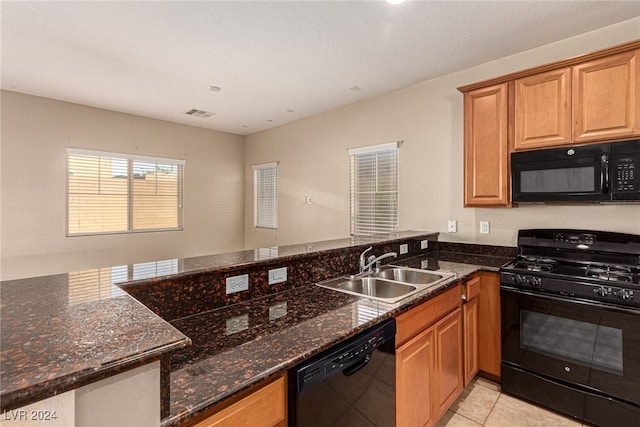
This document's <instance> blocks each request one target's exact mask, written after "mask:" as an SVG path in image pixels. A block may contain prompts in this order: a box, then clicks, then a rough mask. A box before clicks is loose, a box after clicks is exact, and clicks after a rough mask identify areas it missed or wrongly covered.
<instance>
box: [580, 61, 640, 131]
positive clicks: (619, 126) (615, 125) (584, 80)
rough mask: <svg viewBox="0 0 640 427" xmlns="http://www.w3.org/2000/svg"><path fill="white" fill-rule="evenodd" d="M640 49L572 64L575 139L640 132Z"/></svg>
mask: <svg viewBox="0 0 640 427" xmlns="http://www.w3.org/2000/svg"><path fill="white" fill-rule="evenodd" d="M639 52H640V51H637V50H636V51H630V52H625V53H621V54H618V55H612V56H609V57H606V58H601V59H596V60H593V61H589V62H585V63H584V64H579V65H576V66H574V68H573V85H572V89H573V120H574V129H573V139H574V141H575V142H583V141H593V140H603V139H614V138H620V137H627V136H633V135H638V134H640V93H639V91H640V73H639V72H638V70H637V65H636V61H637V57H638V56H639V55H640V54H639Z"/></svg>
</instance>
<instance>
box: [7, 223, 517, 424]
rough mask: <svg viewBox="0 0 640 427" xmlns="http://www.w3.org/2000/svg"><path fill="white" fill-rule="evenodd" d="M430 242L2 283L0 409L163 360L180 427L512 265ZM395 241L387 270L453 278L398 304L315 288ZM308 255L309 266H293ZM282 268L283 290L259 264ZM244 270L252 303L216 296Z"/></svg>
mask: <svg viewBox="0 0 640 427" xmlns="http://www.w3.org/2000/svg"><path fill="white" fill-rule="evenodd" d="M422 239H429V240H430V242H429V250H428V251H421V250H420V246H421V244H420V242H421V241H422ZM436 240H437V233H429V232H403V233H399V234H397V235H390V236H377V237H376V238H375V239H370V238H357V239H341V240H336V241H329V242H319V243H312V244H305V245H291V246H289V247H280V248H263V249H256V250H252V251H242V252H239V253H233V254H223V255H212V256H209V257H197V258H189V259H184V260H169V261H161V262H158V263H147V264H145V266H146V267H149V265H148V264H155V266H152V270H153V272H152V273H148V274H146V277H144V278H137V277H136V276H135V274H134V273H133V272H134V271H139V269H138V270H136V268H135V267H139V266H140V265H130V266H122V267H118V268H120V269H122V268H124V269H125V270H126V271H128V274H127V275H126V276H125V277H126V278H128V280H125V281H124V282H122V283H119V285H121V287H120V286H114V284H115V283H118V280H117V279H116V278H115V277H112V276H114V274H115V272H117V271H118V268H116V267H114V268H106V269H97V270H94V271H92V272H82V273H68V274H61V275H55V276H46V277H39V278H30V279H19V280H11V281H4V282H1V283H0V292H1V295H0V297H1V298H2V300H1V302H2V305H1V306H0V317H1V319H0V320H1V322H2V342H1V346H0V359H1V362H2V372H1V376H0V381H1V383H2V386H1V390H0V399H1V400H2V410H8V409H13V408H17V407H19V406H22V405H26V404H29V403H33V402H35V401H38V400H41V399H44V398H47V397H49V396H52V395H55V394H59V393H62V392H64V391H68V390H72V389H75V388H78V387H81V386H83V385H86V384H89V383H92V382H94V381H97V380H100V379H103V378H106V377H109V376H111V375H115V374H117V373H119V372H123V371H126V370H128V369H131V368H133V367H136V366H140V365H142V364H146V363H149V362H151V361H155V360H159V359H162V361H163V367H164V369H163V375H166V377H163V378H164V380H163V387H162V390H161V394H162V397H161V400H162V402H161V403H162V404H161V407H162V425H163V426H175V425H179V424H180V423H181V422H183V421H186V420H189V419H192V418H193V417H194V416H196V415H198V414H201V413H202V412H204V411H205V410H207V409H208V408H210V407H212V406H213V405H214V404H216V403H217V402H219V401H221V400H223V399H225V398H227V397H231V396H233V395H236V394H238V393H240V392H242V391H243V390H246V389H247V388H249V387H251V386H252V385H255V384H258V383H260V382H262V381H263V380H265V379H268V378H269V377H271V376H274V375H277V374H280V373H283V372H285V371H286V370H287V369H289V368H291V367H293V366H295V365H296V364H297V363H299V362H301V361H303V360H304V359H306V358H308V357H310V356H312V355H314V354H317V353H319V352H321V351H323V350H325V349H327V348H329V347H331V346H332V345H334V344H336V343H338V342H340V341H342V340H344V339H346V338H348V337H350V336H353V335H355V334H357V333H359V332H361V331H363V330H365V329H367V328H368V327H370V326H373V325H375V324H377V323H379V322H380V321H382V320H383V319H386V318H389V317H394V316H396V315H397V314H399V313H401V312H403V311H405V310H407V309H409V308H411V307H413V306H414V305H417V304H420V303H421V302H424V301H426V300H427V299H428V298H430V297H431V296H432V295H433V294H435V293H438V292H441V291H442V290H444V289H447V288H448V287H450V286H452V285H454V284H455V283H456V281H457V279H461V278H464V277H466V276H467V275H469V274H473V273H474V272H475V271H477V270H479V269H488V270H491V271H497V268H499V266H500V265H501V264H502V263H504V262H506V261H508V258H506V257H507V256H508V255H505V254H502V253H500V254H495V253H488V252H486V251H484V252H483V251H480V252H481V253H476V254H473V253H472V254H462V253H461V251H460V247H455V245H454V246H447V244H444V243H442V242H437V241H436ZM399 243H408V244H409V253H408V254H407V255H406V256H405V257H400V258H401V259H399V260H397V262H393V261H396V260H392V263H397V264H402V265H407V266H410V267H417V268H430V269H438V268H440V269H442V270H443V271H452V272H455V273H456V274H457V278H456V279H455V280H450V281H447V282H443V283H441V284H440V285H438V286H437V287H435V288H431V289H427V290H425V291H423V292H421V293H419V294H416V295H414V296H411V297H409V298H407V299H405V300H403V301H401V302H399V303H396V304H387V303H383V302H377V301H373V300H370V299H367V298H363V297H357V296H353V295H348V294H344V293H341V292H336V291H332V290H328V289H325V288H321V287H318V286H315V285H313V283H315V282H317V281H319V279H318V278H319V277H320V278H329V277H335V276H338V275H341V274H345V271H349V272H355V271H357V261H358V255H359V253H360V252H362V250H363V248H367V247H368V246H369V245H373V246H374V250H373V252H374V253H375V254H376V255H379V254H380V253H384V252H388V251H390V250H393V248H395V247H396V246H397V245H398V244H399ZM440 245H442V247H440ZM463 246H465V245H463V244H461V247H463ZM471 246H472V245H469V247H471ZM440 249H446V250H443V251H440ZM505 250H506V251H507V252H508V251H512V250H513V248H506V249H505ZM483 253H488V255H483ZM496 255H498V256H496ZM307 257H310V260H311V261H312V264H311V265H312V266H311V267H309V266H305V268H302V267H299V266H298V263H299V262H302V261H300V260H303V259H306V258H307ZM168 265H170V266H172V267H171V268H167V266H168ZM281 265H286V266H287V267H288V268H289V280H288V283H284V284H281V285H267V284H266V269H265V268H271V267H278V266H281ZM243 269H248V270H247V271H249V277H250V278H251V279H252V282H251V283H252V286H254V285H255V286H254V288H255V289H254V291H253V292H252V293H251V295H249V296H248V297H247V298H245V299H242V298H238V297H237V295H231V296H227V298H226V299H225V298H222V299H220V298H219V297H218V296H214V294H215V295H217V294H219V293H220V287H219V283H218V282H219V281H220V280H218V279H219V277H224V276H225V275H227V276H228V275H231V274H236V273H241V272H243V271H244V270H243ZM252 269H253V270H252ZM311 270H312V271H311ZM96 275H97V276H96ZM96 277H97V278H96ZM194 277H196V278H197V277H199V279H197V280H196V279H194ZM131 278H134V279H136V280H131ZM222 281H223V280H222ZM96 283H97V285H96ZM199 286H201V287H199ZM121 288H122V289H125V290H126V291H127V293H125V292H123V291H122V289H121ZM209 288H211V289H209ZM209 290H210V291H211V292H210V294H207V292H209ZM189 293H190V294H191V295H189ZM222 294H224V291H222ZM240 294H243V293H242V292H241V293H240ZM132 296H133V297H135V299H134V298H132ZM189 298H191V299H189ZM171 300H173V303H174V305H173V306H172V305H171V303H170V301H171ZM141 302H142V303H144V305H143V304H141ZM145 306H146V307H145ZM147 307H148V308H147ZM190 344H191V345H190Z"/></svg>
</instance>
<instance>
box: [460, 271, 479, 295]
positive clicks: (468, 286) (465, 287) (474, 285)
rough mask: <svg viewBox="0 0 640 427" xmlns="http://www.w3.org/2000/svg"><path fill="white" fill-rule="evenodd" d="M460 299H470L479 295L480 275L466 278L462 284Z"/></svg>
mask: <svg viewBox="0 0 640 427" xmlns="http://www.w3.org/2000/svg"><path fill="white" fill-rule="evenodd" d="M462 295H463V297H462V299H463V300H465V301H471V300H472V299H474V298H475V297H477V296H478V295H480V276H476V277H474V278H472V279H469V280H467V281H466V282H464V283H463V284H462Z"/></svg>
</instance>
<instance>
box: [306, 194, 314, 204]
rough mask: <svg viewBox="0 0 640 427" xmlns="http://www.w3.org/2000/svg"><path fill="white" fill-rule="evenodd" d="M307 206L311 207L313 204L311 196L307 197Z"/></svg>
mask: <svg viewBox="0 0 640 427" xmlns="http://www.w3.org/2000/svg"><path fill="white" fill-rule="evenodd" d="M307 204H308V205H312V204H313V196H307Z"/></svg>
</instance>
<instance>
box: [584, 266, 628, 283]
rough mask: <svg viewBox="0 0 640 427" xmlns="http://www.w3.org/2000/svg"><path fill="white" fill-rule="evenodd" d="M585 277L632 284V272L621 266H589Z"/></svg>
mask: <svg viewBox="0 0 640 427" xmlns="http://www.w3.org/2000/svg"><path fill="white" fill-rule="evenodd" d="M585 275H586V276H587V277H593V278H595V279H600V280H607V281H611V282H632V281H633V272H632V271H631V268H630V267H625V266H623V265H606V264H589V265H588V266H587V269H586V272H585Z"/></svg>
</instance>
